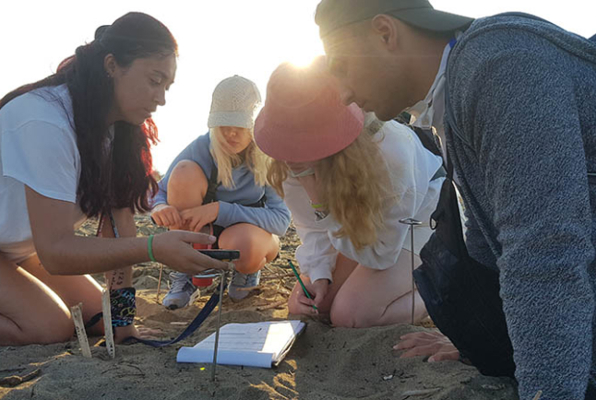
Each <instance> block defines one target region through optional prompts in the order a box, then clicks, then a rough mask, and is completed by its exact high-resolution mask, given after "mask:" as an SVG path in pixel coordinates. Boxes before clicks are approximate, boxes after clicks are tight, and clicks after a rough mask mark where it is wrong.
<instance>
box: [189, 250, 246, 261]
mask: <svg viewBox="0 0 596 400" xmlns="http://www.w3.org/2000/svg"><path fill="white" fill-rule="evenodd" d="M198 252H199V253H203V254H205V255H206V256H209V257H211V258H215V259H216V260H221V261H232V260H237V259H239V258H240V252H239V251H238V250H198Z"/></svg>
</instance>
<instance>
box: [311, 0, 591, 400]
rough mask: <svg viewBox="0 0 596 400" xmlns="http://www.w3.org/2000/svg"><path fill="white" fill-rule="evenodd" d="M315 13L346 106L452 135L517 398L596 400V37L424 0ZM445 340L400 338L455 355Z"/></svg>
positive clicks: (473, 238)
mask: <svg viewBox="0 0 596 400" xmlns="http://www.w3.org/2000/svg"><path fill="white" fill-rule="evenodd" d="M315 19H316V22H317V24H318V25H319V27H320V34H321V38H322V40H323V43H324V46H325V50H326V53H327V60H328V65H329V69H330V71H331V72H332V73H333V74H334V75H335V76H336V77H337V78H338V79H339V81H340V86H341V87H340V91H341V94H342V98H343V100H344V102H345V103H346V104H350V103H356V104H358V105H359V106H360V107H361V108H363V109H364V110H366V111H374V112H375V113H376V114H377V116H378V117H379V118H380V119H383V120H389V119H393V118H395V117H397V116H398V115H399V114H400V113H401V112H402V111H404V110H405V111H408V112H409V113H410V114H411V115H413V116H414V117H415V119H416V121H415V123H414V125H418V126H420V127H426V128H434V129H436V131H437V132H438V133H439V135H440V136H442V137H443V139H444V142H446V149H447V155H448V158H449V159H450V161H451V162H452V163H453V165H454V166H455V172H456V174H457V179H456V181H457V182H458V183H459V187H460V190H461V192H462V196H463V198H464V201H465V204H466V211H467V216H468V222H467V228H468V229H467V234H466V235H467V242H466V244H467V247H468V252H469V253H470V255H471V256H472V257H473V258H474V259H475V260H477V261H479V262H481V263H482V264H484V265H485V266H487V267H489V268H494V269H495V270H498V271H499V274H500V275H499V276H500V277H499V283H500V296H501V299H502V301H503V311H504V314H505V319H506V323H507V329H508V333H509V337H510V339H511V343H512V345H513V350H514V356H513V360H514V362H515V367H516V368H515V377H516V378H517V380H518V382H519V393H520V398H521V399H523V400H526V399H532V398H534V396H535V395H536V393H537V392H538V391H542V397H541V399H542V400H545V399H549V400H551V399H553V400H554V399H556V400H568V399H584V398H586V399H592V398H596V390H595V387H596V385H595V382H596V380H595V377H596V372H595V370H596V369H595V367H594V366H595V360H596V359H595V358H594V351H593V349H595V348H596V347H594V339H595V338H596V334H595V333H596V330H595V329H594V327H595V321H596V319H595V318H594V317H595V315H594V308H595V304H596V303H595V299H594V296H595V295H594V293H595V292H596V290H595V289H596V262H595V248H596V181H595V180H594V177H596V44H595V43H594V42H590V41H589V40H587V39H585V38H583V37H580V36H577V35H575V34H572V33H570V32H567V31H565V30H563V29H561V28H559V27H557V26H555V25H553V24H551V23H549V22H547V21H544V20H541V19H539V18H537V17H533V16H531V15H526V14H502V15H498V16H494V17H488V18H482V19H478V20H472V19H471V18H466V17H462V16H458V15H453V14H449V13H445V12H440V11H438V10H435V9H433V7H432V6H431V4H430V3H429V2H428V1H427V0H323V1H322V2H321V3H320V4H319V6H318V8H317V13H316V17H315ZM446 99H447V100H446ZM445 114H447V116H448V118H446V119H445V118H444V116H445ZM438 339H439V340H442V343H443V344H437V343H426V344H428V346H421V344H424V343H425V339H424V338H423V337H414V338H411V337H410V338H408V340H406V341H404V342H402V345H401V347H402V348H407V347H411V346H414V349H411V350H410V353H409V354H423V353H425V352H426V353H427V354H429V355H430V354H434V353H435V352H436V351H437V350H438V349H440V348H443V349H447V352H443V353H442V354H443V356H444V355H445V354H447V358H451V357H452V356H457V352H456V351H455V352H453V351H451V352H449V349H450V345H449V343H448V341H446V340H445V339H444V338H438ZM478 339H479V340H482V338H478ZM431 342H432V340H431ZM434 356H435V357H438V355H437V354H435V355H434ZM432 359H433V358H432V357H431V360H432Z"/></svg>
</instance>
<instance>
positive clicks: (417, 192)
mask: <svg viewBox="0 0 596 400" xmlns="http://www.w3.org/2000/svg"><path fill="white" fill-rule="evenodd" d="M255 141H256V143H257V145H258V146H259V147H260V148H261V150H262V151H263V152H264V153H265V154H267V155H269V156H270V157H271V158H272V159H273V162H272V163H271V165H270V167H269V171H268V175H267V177H268V180H269V183H270V185H271V186H272V187H273V188H274V189H275V190H276V191H277V192H278V194H280V196H282V197H284V199H285V201H286V204H287V205H288V208H289V209H290V211H291V212H292V216H293V220H294V224H295V226H296V230H297V232H298V235H299V236H300V239H301V240H302V244H301V246H300V247H298V249H297V250H296V259H297V261H298V262H299V265H300V270H301V273H302V275H301V278H302V280H303V281H304V284H305V286H306V289H307V290H308V292H309V293H310V295H311V298H312V299H309V298H307V297H306V295H305V294H304V292H303V290H302V288H301V287H300V285H298V284H297V285H296V286H295V287H294V290H293V291H292V295H291V296H290V299H289V300H288V302H289V304H288V306H289V311H290V313H292V314H310V315H312V314H317V313H320V314H322V315H327V314H328V316H329V318H330V320H331V323H332V324H333V325H335V326H343V327H369V326H379V325H390V324H395V323H400V322H409V321H410V318H411V312H412V278H411V251H412V249H411V246H410V240H409V235H408V233H409V227H408V225H404V224H402V223H400V222H399V221H400V220H401V219H404V218H415V219H417V220H419V221H424V222H426V221H429V219H430V214H431V213H432V212H433V211H434V210H435V207H436V204H437V200H438V198H439V190H440V188H441V184H442V182H443V180H444V178H443V177H442V176H441V174H440V171H442V168H441V165H442V161H441V158H440V157H438V156H435V155H434V154H432V153H431V152H430V151H428V150H426V149H425V147H424V146H423V145H422V143H421V142H420V140H419V139H418V137H417V136H416V134H415V133H414V132H413V131H412V130H411V129H410V128H408V127H406V126H404V125H401V124H399V123H397V122H394V121H391V122H385V123H383V122H381V121H379V120H378V119H377V118H376V117H375V116H374V114H367V115H365V114H364V113H363V111H362V110H361V109H360V108H358V106H356V105H354V104H352V105H350V106H345V105H343V104H342V102H341V100H340V96H339V93H338V90H337V85H336V81H335V80H334V78H333V77H331V76H330V75H329V74H328V73H327V70H326V62H325V59H324V57H320V58H318V59H316V60H315V61H314V62H313V63H312V64H311V65H310V66H308V67H306V68H299V67H296V66H293V65H292V64H289V63H285V64H282V65H280V66H279V67H278V68H277V69H276V70H275V71H274V72H273V74H272V75H271V78H270V80H269V83H268V86H267V99H266V102H265V106H264V107H263V109H262V110H261V112H260V114H259V116H258V117H257V120H256V122H255ZM430 234H431V230H430V228H429V227H428V223H423V225H422V226H421V227H419V228H417V229H416V235H415V243H414V249H413V251H414V253H415V260H416V262H417V263H419V262H420V261H419V259H418V252H419V250H420V248H421V247H422V245H423V244H424V243H425V242H426V241H427V239H428V237H429V236H430ZM406 239H408V240H406ZM416 296H418V295H417V294H416ZM415 305H416V309H415V319H416V320H418V321H419V320H420V319H422V318H424V317H425V316H426V310H425V308H424V304H423V302H422V300H421V299H420V298H419V297H418V298H417V299H416V300H415ZM313 306H315V307H316V310H315V307H313Z"/></svg>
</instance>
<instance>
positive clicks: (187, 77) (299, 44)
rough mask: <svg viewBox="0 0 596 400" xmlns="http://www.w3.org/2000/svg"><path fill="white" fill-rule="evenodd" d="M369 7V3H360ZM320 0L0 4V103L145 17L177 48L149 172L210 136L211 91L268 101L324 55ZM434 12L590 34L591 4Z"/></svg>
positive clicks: (467, 2) (453, 3)
mask: <svg viewBox="0 0 596 400" xmlns="http://www.w3.org/2000/svg"><path fill="white" fill-rule="evenodd" d="M362 1H366V0H362ZM318 2H319V0H212V1H207V0H195V1H181V0H170V1H164V0H161V1H155V0H142V1H138V0H119V1H114V0H104V1H101V2H88V1H81V0H78V1H74V0H68V1H67V0H54V1H46V0H44V1H42V0H36V1H29V0H20V1H10V2H9V1H3V2H2V7H1V9H0V44H1V47H0V48H1V49H2V53H3V57H2V67H1V68H2V75H1V76H2V78H1V79H0V96H3V95H4V94H6V93H7V92H8V91H10V90H12V89H14V88H16V87H17V86H20V85H22V84H24V83H29V82H33V81H36V80H38V79H40V78H42V77H45V76H47V75H49V74H51V73H52V72H54V71H55V69H56V67H57V66H58V64H59V63H60V61H62V60H63V59H64V58H66V57H67V56H69V55H71V54H72V53H73V52H74V50H75V48H76V47H77V46H79V45H81V44H83V43H84V42H89V41H91V40H93V34H94V32H95V29H96V28H97V27H98V26H99V25H105V24H110V23H112V22H113V21H114V20H115V19H116V18H118V17H120V16H121V15H123V14H125V13H126V12H128V11H143V12H146V13H148V14H150V15H152V16H154V17H156V18H157V19H159V20H160V21H161V22H163V23H164V24H165V25H166V26H168V28H169V29H170V30H171V31H172V33H173V34H174V36H175V37H176V39H177V40H178V44H179V47H180V58H179V60H178V74H177V77H176V83H175V84H174V85H173V86H172V88H171V89H170V92H169V93H168V95H167V97H166V100H167V106H165V107H161V108H159V109H158V111H157V113H156V114H155V115H154V119H155V121H156V123H157V125H158V127H159V132H160V139H161V143H160V144H159V145H158V146H157V147H155V148H154V150H153V156H154V163H155V167H156V168H157V169H158V170H159V171H160V172H162V173H163V172H165V171H166V169H167V168H168V166H169V164H170V163H171V162H172V160H173V159H174V158H175V157H176V155H177V154H178V153H179V152H180V151H181V150H182V149H183V148H184V147H185V146H186V145H187V144H188V143H189V142H191V141H192V140H193V139H194V138H196V137H197V136H199V135H201V134H203V133H205V132H206V131H207V117H208V114H209V107H210V103H211V93H212V92H213V89H214V88H215V86H216V85H217V83H218V82H219V81H220V80H222V79H224V78H226V77H228V76H231V75H234V74H239V75H242V76H244V77H246V78H249V79H251V80H253V81H254V82H255V83H256V84H257V86H258V87H259V89H260V90H261V93H262V95H263V98H264V97H265V89H266V85H267V80H268V79H269V75H270V74H271V72H273V70H274V69H275V68H276V67H277V66H278V65H279V64H280V63H281V62H283V61H286V60H287V61H293V62H297V63H306V62H308V61H309V60H311V59H312V58H314V57H315V56H316V55H318V54H322V52H323V48H322V45H321V43H320V41H319V38H318V29H317V26H316V25H315V23H314V12H315V8H316V5H317V4H318ZM431 3H433V5H434V6H435V8H437V9H440V10H444V11H449V12H453V13H457V14H462V15H467V16H471V17H482V16H487V15H491V14H496V13H499V12H505V11H524V12H529V13H532V14H535V15H538V16H540V17H542V18H545V19H548V20H550V21H552V22H555V23H556V24H558V25H560V26H562V27H563V28H565V29H568V30H570V31H572V32H575V33H578V34H580V35H583V36H587V37H589V36H592V35H594V34H596V22H595V21H594V15H596V12H595V11H596V3H594V2H593V1H591V0H567V1H565V2H564V5H563V3H559V2H554V1H553V2H551V1H544V0H517V1H516V0H500V1H498V2H496V1H482V0H431Z"/></svg>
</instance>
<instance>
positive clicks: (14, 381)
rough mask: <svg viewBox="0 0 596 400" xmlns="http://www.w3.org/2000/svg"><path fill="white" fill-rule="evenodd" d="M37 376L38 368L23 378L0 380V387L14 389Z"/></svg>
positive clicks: (39, 372)
mask: <svg viewBox="0 0 596 400" xmlns="http://www.w3.org/2000/svg"><path fill="white" fill-rule="evenodd" d="M75 307H78V306H75ZM72 308H74V307H72ZM87 346H88V345H87ZM39 375H41V369H39V368H38V369H36V370H35V371H33V372H31V373H29V374H27V375H24V376H18V375H12V376H7V377H6V378H2V379H0V386H4V387H16V386H19V385H20V384H21V383H25V382H28V381H30V380H32V379H35V378H37V377H38V376H39Z"/></svg>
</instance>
